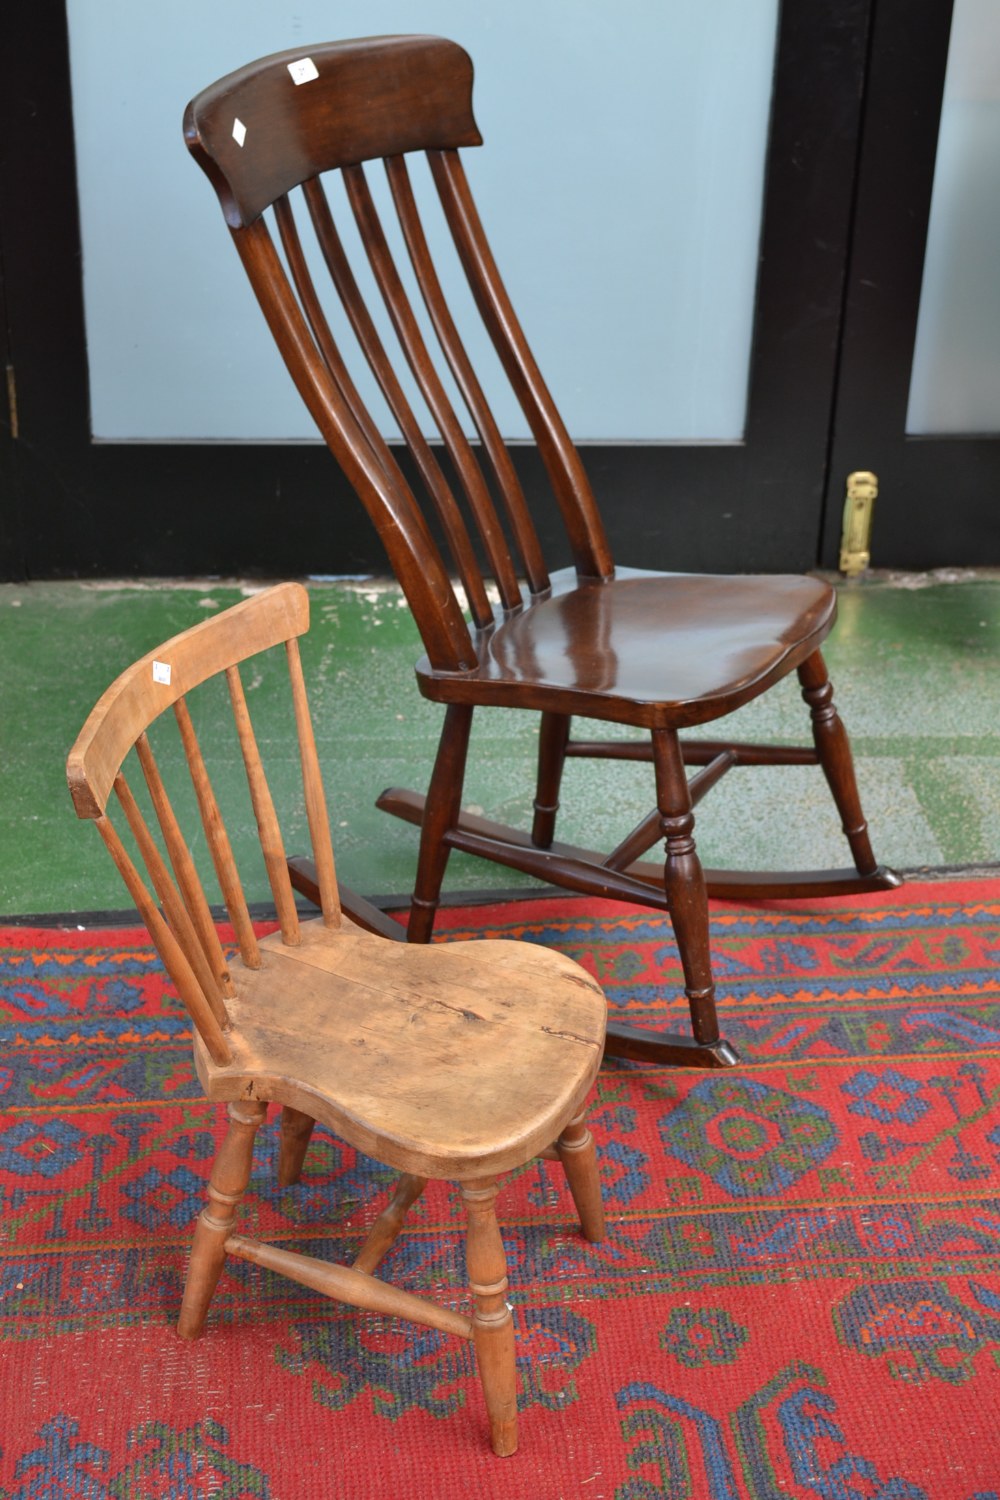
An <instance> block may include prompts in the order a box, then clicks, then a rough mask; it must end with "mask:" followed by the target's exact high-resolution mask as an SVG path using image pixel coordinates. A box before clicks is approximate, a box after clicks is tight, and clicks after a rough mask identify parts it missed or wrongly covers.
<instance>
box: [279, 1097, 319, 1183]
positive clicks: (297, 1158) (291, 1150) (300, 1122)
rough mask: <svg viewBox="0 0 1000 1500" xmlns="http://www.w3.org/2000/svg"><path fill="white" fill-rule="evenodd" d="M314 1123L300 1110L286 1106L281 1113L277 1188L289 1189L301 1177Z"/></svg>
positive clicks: (311, 1118)
mask: <svg viewBox="0 0 1000 1500" xmlns="http://www.w3.org/2000/svg"><path fill="white" fill-rule="evenodd" d="M315 1123H316V1121H315V1120H314V1119H313V1117H312V1115H307V1114H304V1113H303V1112H302V1110H301V1109H293V1108H292V1106H291V1105H290V1104H286V1105H285V1106H284V1107H283V1109H282V1111H281V1135H280V1138H279V1143H278V1186H279V1187H291V1186H292V1185H293V1183H296V1182H298V1180H299V1178H300V1177H301V1176H302V1167H303V1165H304V1163H305V1159H306V1152H307V1151H308V1150H309V1140H310V1137H311V1136H312V1133H313V1126H314V1125H315Z"/></svg>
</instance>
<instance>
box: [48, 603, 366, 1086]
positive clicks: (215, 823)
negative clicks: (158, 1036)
mask: <svg viewBox="0 0 1000 1500" xmlns="http://www.w3.org/2000/svg"><path fill="white" fill-rule="evenodd" d="M308 628H309V597H308V594H307V593H306V591H305V589H304V588H302V586H301V585H300V584H295V583H286V584H279V585H278V586H277V587H276V588H272V589H268V590H267V591H266V592H264V593H261V594H257V595H255V596H253V597H252V598H250V599H247V600H245V601H244V602H243V603H241V604H238V605H236V606H234V607H233V608H232V609H228V610H225V611H224V612H223V613H222V614H219V615H216V616H215V617H214V618H213V619H210V620H205V621H202V622H201V623H200V624H198V625H195V626H193V627H192V628H191V629H190V630H186V631H184V632H183V633H182V634H181V635H177V636H175V637H174V638H173V639H172V640H170V641H167V642H166V643H165V644H164V645H162V646H158V647H157V648H156V650H155V651H151V652H150V653H149V654H148V655H147V656H144V657H143V658H142V659H141V660H140V661H138V662H136V663H135V665H134V666H131V667H129V669H128V670H127V671H125V672H123V673H122V675H121V676H120V677H119V678H118V679H117V681H116V682H114V683H113V684H112V686H111V687H110V688H108V690H107V692H106V693H105V694H104V695H103V697H102V698H101V699H100V701H99V702H98V704H97V706H96V707H95V708H94V710H93V712H92V713H91V715H90V717H89V718H88V720H87V722H86V724H85V725H84V727H83V729H82V731H81V733H80V735H79V738H78V739H77V742H76V744H75V745H74V747H73V749H72V751H71V752H70V756H69V760H68V763H67V776H68V780H69V785H70V790H71V792H72V795H73V801H74V804H75V806H76V810H77V814H78V815H79V816H80V817H81V818H89V819H92V820H93V821H94V822H95V823H96V825H97V828H98V831H99V833H100V834H101V837H102V838H103V840H104V842H105V844H106V846H107V848H108V851H109V852H110V854H111V857H112V859H113V860H114V862H115V864H116V866H117V867H118V870H119V871H120V873H121V875H122V878H123V880H124V881H125V884H126V886H127V887H128V890H129V893H130V895H131V897H132V899H133V901H134V902H135V904H136V907H137V908H138V911H139V913H140V915H141V917H142V919H143V921H144V922H145V924H146V926H147V928H148V929H149V932H150V936H151V937H152V939H153V942H154V944H155V945H156V949H157V952H158V953H159V955H160V958H161V959H162V960H163V963H164V966H165V967H166V969H167V972H168V973H169V975H170V977H171V979H172V980H173V982H174V984H175V986H176V988H177V992H178V994H179V995H180V998H181V1000H182V1001H183V1003H184V1005H185V1007H186V1008H187V1011H188V1014H189V1015H190V1017H191V1020H192V1022H193V1023H194V1025H195V1027H196V1028H197V1030H198V1032H199V1034H200V1035H201V1037H202V1040H203V1041H204V1043H205V1046H206V1048H207V1050H208V1052H209V1055H210V1056H211V1058H212V1059H213V1061H214V1062H216V1063H219V1064H220V1065H225V1064H226V1063H227V1062H228V1061H229V1059H230V1049H229V1046H228V1043H227V1041H226V1030H227V1028H228V1024H229V1018H228V1014H227V1011H226V999H227V997H229V996H231V995H232V994H233V985H232V981H231V979H230V976H229V970H228V966H227V960H226V955H225V952H224V950H223V946H222V943H221V941H220V938H219V934H218V932H217V930H216V926H215V922H214V920H213V918H212V913H211V909H210V904H209V900H208V897H207V896H206V894H205V890H204V887H203V885H202V883H201V879H200V877H199V875H198V871H197V869H196V866H195V862H194V859H193V857H192V855H191V852H190V849H189V846H188V843H187V841H186V840H185V837H184V835H183V833H182V831H181V826H180V823H179V821H178V818H177V816H176V814H175V811H174V808H173V804H172V803H171V800H170V798H169V796H168V794H167V789H166V786H165V784H164V781H163V778H162V777H161V775H160V770H159V766H158V765H157V761H156V759H155V757H154V755H153V750H152V747H151V745H150V742H149V739H148V737H147V734H146V731H147V729H148V728H149V726H150V725H151V724H152V723H153V722H154V720H156V719H158V718H159V717H160V715H161V714H163V713H164V712H165V711H166V710H167V709H169V708H172V709H173V711H174V716H175V718H176V721H177V726H178V730H179V735H180V745H181V749H182V751H183V756H184V760H185V762H186V764H187V769H188V773H189V775H190V778H191V783H192V786H193V788H194V793H195V799H196V801H197V805H198V811H199V814H200V819H201V826H202V830H203V832H204V836H205V841H206V844H207V847H208V850H209V852H210V854H211V858H212V864H213V866H214V868H215V873H216V876H217V878H218V882H219V888H220V891H221V894H222V899H223V902H224V904H225V907H226V911H227V912H228V915H229V920H230V922H231V923H232V926H233V930H234V932H235V934H236V941H237V944H238V946H239V952H240V958H241V960H242V962H243V964H244V965H246V966H247V967H248V968H257V967H259V965H260V950H259V947H258V944H257V939H256V936H255V934H254V929H253V923H252V921H251V917H250V910H249V906H248V904H247V899H246V896H245V894H244V889H243V884H242V882H241V880H240V876H239V871H238V869H237V866H236V861H235V859H234V857H233V850H232V844H231V842H230V839H229V836H228V834H227V832H226V826H225V823H224V821H223V817H222V813H221V811H220V808H219V803H218V800H217V798H216V795H215V792H214V790H213V787H212V782H211V779H210V776H209V772H208V768H207V766H206V764H205V759H204V757H203V755H202V750H201V745H200V743H199V740H198V736H197V734H196V732H195V727H194V722H193V719H192V716H191V712H190V709H189V707H188V703H187V695H188V694H189V693H190V692H192V691H193V690H194V689H195V688H197V687H199V686H200V685H201V684H202V683H204V682H206V681H208V680H209V679H210V678H212V677H216V676H219V675H222V674H225V677H226V681H227V685H228V689H229V698H230V702H231V704H232V710H233V717H234V720H235V724H236V732H237V735H238V738H239V745H240V752H241V755H242V758H243V765H244V769H245V771H246V778H247V785H248V787H249V791H250V800H251V803H252V806H253V813H254V819H255V821H256V824H257V830H258V834H259V838H260V846H261V852H262V854H263V858H264V866H265V869H266V872H267V878H268V883H269V885H270V889H271V894H272V897H273V900H274V905H275V909H276V911H277V914H278V922H279V925H280V928H281V938H282V942H283V943H286V944H289V945H295V944H297V943H298V941H299V919H298V914H297V912H296V908H295V900H294V896H293V893H292V886H291V882H290V880H289V877H288V869H287V866H286V859H285V846H284V841H283V839H282V835H281V828H280V825H279V822H278V817H277V813H276V811H275V806H274V800H273V798H272V796H271V791H270V787H269V786H268V781H267V776H266V774H265V771H264V765H263V762H262V760H261V756H260V751H259V748H258V744H257V737H256V735H255V733H254V728H253V723H252V720H251V717H250V710H249V708H248V705H247V698H246V693H245V692H244V689H243V682H242V679H241V676H240V670H239V664H240V663H241V662H244V661H246V660H247V659H248V658H250V657H253V656H256V655H257V654H258V653H260V652H262V651H266V650H269V649H271V648H273V647H276V646H281V645H283V646H284V648H285V653H286V657H287V666H288V674H289V680H290V685H291V695H292V703H293V707H294V712H295V724H296V730H297V733H298V743H299V753H300V759H301V767H302V784H303V791H304V796H305V808H306V819H307V822H308V826H309V836H310V842H311V845H312V853H313V859H314V861H315V864H316V869H317V872H318V876H319V885H320V892H321V897H322V912H323V920H324V922H325V923H326V924H327V925H328V926H334V927H335V926H337V925H339V922H340V903H339V899H338V896H337V882H336V876H335V871H334V862H333V848H332V845H331V841H330V829H329V820H328V816H327V809H326V798H325V796H324V792H323V782H322V778H321V776H320V770H319V762H318V759H317V754H316V742H315V737H314V735H313V728H312V720H311V718H310V714H309V704H308V700H307V697H306V689H305V681H304V678H303V675H302V663H301V659H300V655H299V643H298V638H299V636H301V635H303V634H304V633H305V631H306V630H307V629H308ZM133 748H134V749H135V752H136V755H137V758H138V762H139V766H140V768H141V771H142V776H143V780H144V782H145V785H146V789H147V791H148V794H149V798H150V801H151V803H152V807H153V812H154V814H155V819H156V824H157V826H158V828H159V833H160V838H161V840H162V848H163V849H164V850H165V851H166V857H164V854H163V853H162V852H161V845H160V843H158V842H157V839H156V837H155V836H154V834H153V832H152V831H151V829H150V826H149V824H148V822H147V821H146V818H145V817H144V815H143V813H142V811H141V809H140V807H139V804H138V802H137V801H136V798H135V796H134V794H133V792H132V789H131V787H130V786H129V783H128V780H127V778H126V776H125V773H124V771H123V770H122V766H123V763H124V761H125V759H126V757H127V755H128V754H129V752H130V751H131V750H132V749H133ZM112 794H113V795H114V799H115V802H116V803H117V804H118V806H119V807H120V809H121V812H122V813H123V814H124V819H125V823H126V825H127V827H128V829H129V830H130V832H131V835H132V838H133V840H134V843H135V848H136V850H137V852H138V855H139V857H140V860H141V863H142V865H144V866H145V870H146V879H144V878H143V875H142V874H141V872H140V869H139V865H138V864H137V863H136V861H135V859H134V858H133V857H132V855H131V854H130V853H129V851H128V848H127V847H126V844H125V842H124V841H123V838H122V836H121V834H120V833H119V832H118V830H117V828H116V827H115V825H114V823H113V822H112V820H111V817H110V816H109V813H108V804H109V801H110V799H111V796H112ZM147 881H148V883H147ZM150 887H151V888H152V889H150Z"/></svg>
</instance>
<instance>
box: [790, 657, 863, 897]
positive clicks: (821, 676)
mask: <svg viewBox="0 0 1000 1500" xmlns="http://www.w3.org/2000/svg"><path fill="white" fill-rule="evenodd" d="M798 671H799V682H800V683H801V684H802V696H803V698H804V699H805V701H806V703H808V705H809V711H810V714H811V716H812V732H813V743H814V744H815V746H816V754H817V755H818V756H819V763H820V765H821V766H822V767H823V773H824V775H825V776H826V779H827V784H828V785H829V788H830V791H831V792H832V793H833V800H834V802H835V803H836V805H837V811H838V813H839V814H840V821H841V824H842V826H843V829H844V833H845V835H846V837H847V842H848V843H849V844H850V846H851V854H852V856H853V858H854V865H855V868H856V870H857V871H858V874H859V875H871V874H873V873H874V872H875V870H877V869H878V862H877V860H876V859H875V856H874V854H873V853H872V846H871V843H870V842H869V839H868V824H867V823H866V821H865V816H864V813H863V812H862V811H861V798H860V797H859V796H858V786H857V782H856V780H855V777H854V760H853V757H852V755H851V745H850V741H849V740H848V738H847V730H846V729H845V728H844V725H843V723H842V721H841V718H840V715H839V714H838V713H837V709H836V707H835V705H834V702H833V684H832V683H831V681H830V678H829V676H828V674H827V670H826V663H825V662H824V660H823V657H822V655H821V654H820V652H819V651H814V652H813V654H812V656H810V657H808V658H807V659H806V660H805V661H804V662H803V663H802V665H801V666H800V667H799V669H798Z"/></svg>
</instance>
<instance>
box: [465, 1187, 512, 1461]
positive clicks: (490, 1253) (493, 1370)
mask: <svg viewBox="0 0 1000 1500" xmlns="http://www.w3.org/2000/svg"><path fill="white" fill-rule="evenodd" d="M496 1196H497V1187H496V1183H495V1182H493V1181H492V1180H487V1181H481V1182H466V1183H463V1184H462V1197H463V1198H464V1199H465V1206H466V1210H467V1212H468V1216H469V1227H468V1237H467V1240H466V1266H467V1270H468V1275H469V1286H470V1288H471V1291H472V1297H473V1303H474V1307H475V1311H474V1313H473V1318H472V1337H473V1341H474V1343H475V1346H476V1362H477V1364H478V1366H479V1378H480V1380H481V1381H482V1385H483V1395H484V1396H485V1398H486V1410H487V1412H488V1414H489V1419H490V1441H491V1442H492V1444H493V1452H494V1453H496V1454H498V1455H499V1456H500V1457H501V1458H506V1457H508V1456H509V1455H510V1454H511V1453H515V1452H516V1451H517V1366H516V1364H515V1359H514V1319H513V1316H512V1314H511V1310H510V1307H509V1305H508V1303H507V1287H508V1282H507V1257H506V1256H505V1254H504V1248H503V1241H502V1240H501V1238H500V1227H499V1225H498V1224H497V1216H496V1213H495V1211H494V1207H493V1205H494V1202H495V1200H496Z"/></svg>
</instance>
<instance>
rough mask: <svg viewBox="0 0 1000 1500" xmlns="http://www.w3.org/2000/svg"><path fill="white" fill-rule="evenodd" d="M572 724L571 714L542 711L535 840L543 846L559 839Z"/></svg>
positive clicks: (532, 826) (533, 832)
mask: <svg viewBox="0 0 1000 1500" xmlns="http://www.w3.org/2000/svg"><path fill="white" fill-rule="evenodd" d="M569 726H570V717H569V714H554V713H543V714H542V722H541V727H540V729H539V737H538V779H537V781H536V784H535V802H534V811H535V816H534V819H533V821H532V825H531V842H532V843H533V844H535V845H536V847H537V848H539V849H549V848H551V847H552V840H553V839H554V838H555V832H556V813H557V812H558V811H559V787H560V784H561V782H562V773H563V765H564V764H565V761H566V746H567V744H568V743H569Z"/></svg>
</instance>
